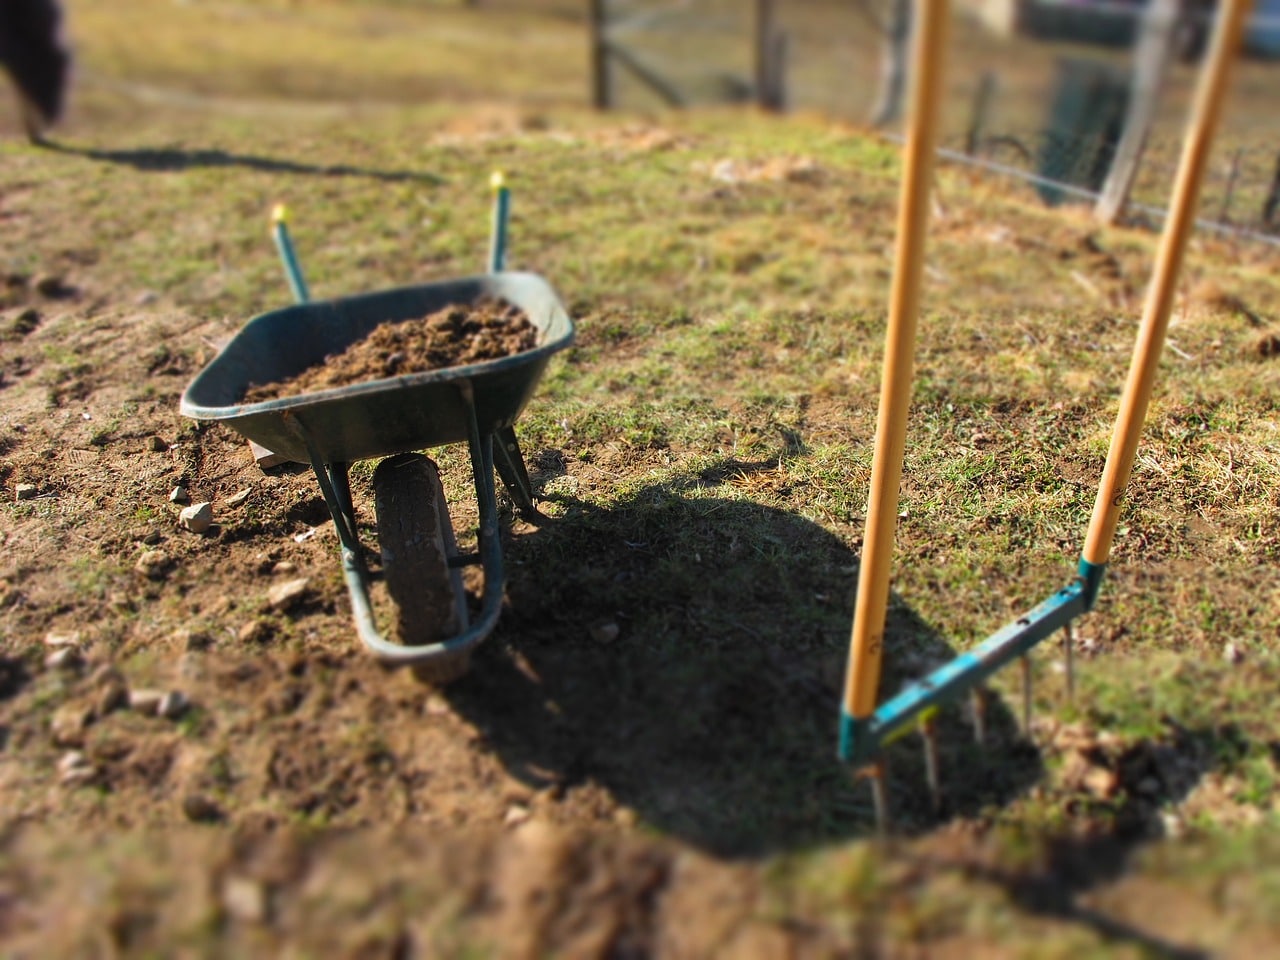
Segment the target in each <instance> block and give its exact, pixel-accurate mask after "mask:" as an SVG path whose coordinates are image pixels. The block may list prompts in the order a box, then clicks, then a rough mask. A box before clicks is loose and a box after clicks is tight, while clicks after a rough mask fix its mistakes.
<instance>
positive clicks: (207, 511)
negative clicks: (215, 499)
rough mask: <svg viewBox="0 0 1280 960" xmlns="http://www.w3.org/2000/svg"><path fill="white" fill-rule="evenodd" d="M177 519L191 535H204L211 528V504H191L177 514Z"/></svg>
mask: <svg viewBox="0 0 1280 960" xmlns="http://www.w3.org/2000/svg"><path fill="white" fill-rule="evenodd" d="M178 519H179V520H180V521H181V522H182V525H183V526H184V527H186V528H187V529H188V530H190V531H191V532H192V533H204V532H205V531H207V530H208V529H209V528H210V527H211V526H213V504H211V503H208V502H205V503H193V504H192V505H191V506H189V507H186V508H185V509H183V511H182V512H181V513H180V514H178Z"/></svg>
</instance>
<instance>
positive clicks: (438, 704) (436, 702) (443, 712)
mask: <svg viewBox="0 0 1280 960" xmlns="http://www.w3.org/2000/svg"><path fill="white" fill-rule="evenodd" d="M426 711H427V716H429V717H444V716H448V714H449V713H450V712H451V711H450V710H449V704H448V703H447V702H446V701H445V699H444V697H441V696H439V695H438V694H434V693H433V694H432V695H431V696H429V697H427V705H426Z"/></svg>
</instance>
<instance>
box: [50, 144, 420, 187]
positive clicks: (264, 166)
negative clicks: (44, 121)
mask: <svg viewBox="0 0 1280 960" xmlns="http://www.w3.org/2000/svg"><path fill="white" fill-rule="evenodd" d="M41 146H43V147H44V148H46V149H48V150H54V151H57V152H59V153H68V154H72V155H74V156H77V157H84V158H86V159H88V160H96V161H98V162H100V163H114V164H118V165H120V166H125V167H132V168H133V169H134V170H139V171H142V172H155V173H172V172H175V171H179V170H190V169H193V168H202V167H203V168H211V167H213V168H216V167H244V168H246V169H250V170H260V171H263V172H265V173H290V174H303V175H307V176H315V177H368V178H371V179H374V180H381V181H383V182H385V183H429V184H439V183H443V182H444V180H443V179H442V178H441V177H438V176H436V175H435V174H432V173H420V172H416V171H412V170H374V169H371V168H368V167H353V166H349V165H347V164H329V165H318V164H311V163H300V162H298V161H296V160H281V159H278V158H275V157H261V156H256V155H254V154H243V153H228V152H227V151H226V150H217V149H207V150H186V149H182V148H178V147H138V148H134V149H126V150H101V149H97V148H94V147H76V146H71V145H70V144H65V143H57V142H54V141H46V142H44V143H43V144H41Z"/></svg>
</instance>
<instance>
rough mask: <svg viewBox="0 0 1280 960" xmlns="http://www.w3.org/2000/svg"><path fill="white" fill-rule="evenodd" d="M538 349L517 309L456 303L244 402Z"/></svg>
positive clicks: (391, 328) (493, 302)
mask: <svg viewBox="0 0 1280 960" xmlns="http://www.w3.org/2000/svg"><path fill="white" fill-rule="evenodd" d="M537 344H538V330H537V328H536V327H535V326H534V325H533V324H532V323H531V322H530V321H529V318H528V317H527V316H526V315H525V313H524V311H523V310H521V309H520V308H519V307H516V306H514V305H512V304H510V303H507V302H506V301H504V300H497V299H484V300H480V301H477V302H476V303H472V304H456V303H455V304H450V305H449V306H447V307H444V308H443V309H440V310H437V311H436V312H435V313H430V314H428V315H427V316H425V317H418V318H415V319H412V320H400V321H388V322H387V323H384V324H382V325H381V326H379V327H377V328H376V329H374V331H373V332H372V333H371V334H370V335H369V336H367V337H365V338H364V339H363V340H360V341H358V342H357V343H353V344H352V345H351V346H350V347H348V348H347V349H346V350H344V351H343V352H342V353H339V354H335V355H333V356H330V357H328V358H326V360H325V362H324V363H323V364H321V365H318V366H314V367H308V368H307V369H306V370H304V371H303V372H302V373H300V374H298V375H297V376H296V377H291V378H290V379H288V380H285V381H282V382H278V383H268V384H262V385H259V386H256V387H254V388H253V389H251V390H250V391H249V392H248V393H247V394H246V396H245V399H246V401H248V402H251V403H253V402H258V401H262V400H274V399H276V398H278V397H285V396H298V395H301V394H305V393H313V392H315V391H317V390H329V389H333V388H335V387H345V386H349V385H350V384H353V383H363V382H365V381H367V380H379V379H381V378H383V377H395V376H403V375H406V374H411V373H424V372H426V371H428V370H443V369H445V368H447V367H457V366H465V365H467V364H471V363H483V362H484V361H486V360H498V359H500V358H502V357H509V356H511V355H512V354H515V353H521V352H523V351H525V350H532V349H533V348H534V347H535V346H537Z"/></svg>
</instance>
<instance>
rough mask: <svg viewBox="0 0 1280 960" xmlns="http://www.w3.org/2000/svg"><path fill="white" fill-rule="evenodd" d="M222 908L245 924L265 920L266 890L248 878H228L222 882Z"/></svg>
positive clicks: (233, 876)
mask: <svg viewBox="0 0 1280 960" xmlns="http://www.w3.org/2000/svg"><path fill="white" fill-rule="evenodd" d="M222 907H223V909H224V910H226V911H227V913H229V914H231V916H233V917H235V918H236V919H237V920H242V921H244V922H245V923H262V922H263V921H265V920H266V919H267V888H266V887H265V886H263V885H262V884H261V883H259V882H258V881H257V880H253V879H251V878H249V877H240V876H235V875H232V876H229V877H227V878H226V879H225V880H223V881H222Z"/></svg>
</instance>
